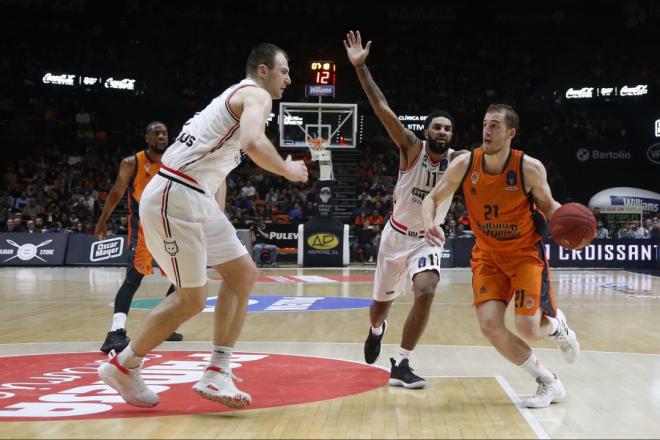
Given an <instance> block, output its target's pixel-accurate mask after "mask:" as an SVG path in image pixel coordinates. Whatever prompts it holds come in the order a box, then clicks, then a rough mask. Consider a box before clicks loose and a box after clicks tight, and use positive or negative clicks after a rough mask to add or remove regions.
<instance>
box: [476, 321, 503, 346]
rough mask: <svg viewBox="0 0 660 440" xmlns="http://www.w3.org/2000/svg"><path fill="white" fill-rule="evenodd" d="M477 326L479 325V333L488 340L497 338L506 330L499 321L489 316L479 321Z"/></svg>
mask: <svg viewBox="0 0 660 440" xmlns="http://www.w3.org/2000/svg"><path fill="white" fill-rule="evenodd" d="M479 326H480V327H481V334H483V335H484V336H485V337H487V338H488V340H490V341H492V340H494V339H498V338H499V337H500V336H501V335H502V334H503V333H504V331H505V330H506V329H505V328H504V326H503V325H502V324H501V323H500V322H498V321H497V320H495V319H489V318H485V319H482V320H481V321H479Z"/></svg>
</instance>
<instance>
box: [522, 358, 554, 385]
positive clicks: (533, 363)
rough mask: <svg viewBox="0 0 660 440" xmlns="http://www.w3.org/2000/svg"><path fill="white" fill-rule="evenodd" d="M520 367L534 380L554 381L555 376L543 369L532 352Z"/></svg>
mask: <svg viewBox="0 0 660 440" xmlns="http://www.w3.org/2000/svg"><path fill="white" fill-rule="evenodd" d="M520 366H521V367H522V368H523V370H525V371H527V372H528V373H529V374H531V375H532V377H533V378H534V379H536V378H539V377H542V378H544V379H550V380H554V379H555V375H554V374H552V372H551V371H550V370H548V369H547V368H545V366H544V365H543V364H542V363H541V361H539V360H538V359H536V355H535V354H534V352H532V354H531V356H530V357H528V358H527V360H526V361H525V362H523V363H522V365H520Z"/></svg>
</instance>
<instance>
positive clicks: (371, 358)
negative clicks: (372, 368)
mask: <svg viewBox="0 0 660 440" xmlns="http://www.w3.org/2000/svg"><path fill="white" fill-rule="evenodd" d="M381 326H382V327H383V333H381V334H380V336H376V335H374V334H373V333H371V328H369V336H367V340H366V341H364V361H365V362H366V363H368V364H373V363H374V362H376V359H378V355H379V354H380V341H381V340H382V339H383V336H385V330H387V321H383V324H381Z"/></svg>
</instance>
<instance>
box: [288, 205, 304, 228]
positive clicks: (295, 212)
mask: <svg viewBox="0 0 660 440" xmlns="http://www.w3.org/2000/svg"><path fill="white" fill-rule="evenodd" d="M302 218H303V211H302V209H301V208H300V203H298V202H295V203H294V204H293V207H292V208H291V209H290V210H289V221H290V222H291V223H300V222H301V221H302Z"/></svg>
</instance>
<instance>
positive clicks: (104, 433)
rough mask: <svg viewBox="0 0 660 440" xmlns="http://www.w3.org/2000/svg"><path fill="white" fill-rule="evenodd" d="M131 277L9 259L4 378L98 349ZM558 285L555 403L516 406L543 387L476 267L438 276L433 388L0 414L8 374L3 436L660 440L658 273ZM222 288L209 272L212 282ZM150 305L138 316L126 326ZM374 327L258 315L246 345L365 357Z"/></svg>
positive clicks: (347, 286) (291, 273)
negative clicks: (563, 330) (490, 330)
mask: <svg viewBox="0 0 660 440" xmlns="http://www.w3.org/2000/svg"><path fill="white" fill-rule="evenodd" d="M373 274H374V272H373V268H368V267H367V268H365V267H357V268H350V269H348V268H347V269H300V268H281V269H263V270H262V272H261V275H262V276H261V278H260V282H259V283H258V284H257V286H256V288H255V291H254V295H262V296H286V297H342V298H370V296H371V288H372V285H373V283H372V282H371V281H370V279H371V278H372V277H373ZM123 276H124V271H123V269H121V268H0V372H2V371H3V370H4V371H5V372H6V371H7V370H6V368H9V367H8V366H7V363H8V359H9V358H10V357H11V356H17V355H27V354H46V353H80V352H97V350H98V348H99V346H100V344H101V342H102V341H103V339H104V338H105V334H106V332H107V331H108V330H109V325H110V321H111V316H112V307H111V302H112V300H113V298H114V294H115V292H116V290H117V288H118V287H119V286H120V284H121V282H122V280H123ZM552 279H553V285H554V289H555V293H556V297H557V302H558V304H559V306H560V307H561V308H562V310H564V312H565V314H566V316H567V318H568V321H569V324H570V325H571V327H572V328H573V329H574V330H575V331H576V333H577V334H578V337H579V339H580V342H581V346H582V354H581V357H580V359H579V360H578V362H577V363H576V364H573V365H569V364H566V363H565V362H564V361H563V358H562V357H561V355H560V354H559V351H558V350H557V349H556V348H555V346H554V344H552V342H549V341H543V342H541V343H538V344H534V347H535V349H536V352H537V355H538V356H539V358H541V359H542V360H543V362H544V363H545V364H546V365H547V366H549V367H550V369H551V370H553V371H554V372H555V373H556V374H557V375H558V376H559V377H560V378H561V380H562V382H563V384H564V386H565V388H566V390H567V397H566V400H565V401H564V402H562V403H559V404H554V405H552V406H550V407H549V408H545V409H539V410H528V409H525V408H523V407H522V405H521V399H522V398H524V397H525V396H528V395H530V394H532V393H534V391H535V383H534V382H533V380H532V379H531V378H530V377H529V376H527V375H526V373H524V372H522V371H520V369H519V368H518V367H515V366H513V365H511V364H509V363H508V362H507V361H505V360H503V359H502V358H501V357H500V356H499V355H498V354H497V353H496V351H495V350H494V349H493V348H491V347H490V346H489V345H488V342H487V341H486V339H485V338H484V337H483V336H482V335H481V334H480V332H479V328H478V325H477V322H476V319H475V316H474V310H473V308H472V306H471V293H470V280H471V273H470V271H469V270H465V269H453V270H445V271H443V273H442V277H441V282H440V285H439V287H438V290H437V293H436V299H435V303H434V305H433V312H432V316H431V318H430V322H429V325H428V328H427V330H426V332H425V334H424V336H423V337H422V340H421V342H420V345H419V346H418V347H417V349H416V350H415V351H414V353H413V355H412V357H411V365H412V366H413V368H415V372H416V373H418V374H419V375H421V376H423V377H425V378H426V379H427V380H428V385H427V387H426V389H424V390H404V389H401V388H392V387H388V386H387V385H384V386H381V387H377V388H375V389H372V390H370V391H367V392H363V393H360V394H353V395H349V396H346V397H339V398H334V399H331V400H322V401H315V402H310V403H299V404H295V405H285V406H277V407H271V408H261V409H252V410H246V411H231V412H217V413H216V412H213V411H211V412H208V413H198V414H186V413H182V414H177V415H170V416H159V417H140V418H106V419H103V418H102V419H95V420H68V421H67V420H63V419H62V420H55V421H31V420H24V421H3V420H2V416H1V414H2V413H5V414H6V413H7V412H8V411H9V410H8V409H7V408H5V405H3V401H2V398H3V397H2V396H3V394H2V393H1V392H2V390H5V391H6V389H7V388H6V387H4V388H3V384H0V438H365V439H370V438H657V437H660V417H659V415H660V278H658V277H654V276H652V275H647V274H637V273H632V272H627V271H622V270H554V271H553V272H552ZM167 285H168V283H167V281H166V280H165V279H164V278H161V277H149V278H146V279H145V281H144V283H143V285H142V287H141V288H140V290H139V291H138V293H137V294H136V297H135V299H136V300H138V299H145V298H160V297H161V296H162V295H163V293H164V292H165V290H166V288H167ZM218 285H219V282H218V281H212V282H211V286H212V289H213V290H215V289H217V286H218ZM411 301H412V298H411V295H406V296H404V297H401V298H398V299H397V300H396V301H395V303H394V306H393V307H392V311H391V314H390V317H389V319H388V322H389V328H388V331H387V333H386V335H385V338H384V345H383V352H382V353H381V356H380V358H379V360H378V362H377V365H378V366H380V367H383V368H387V369H389V361H388V358H389V357H390V356H391V355H393V354H394V351H395V349H396V348H397V347H398V344H399V341H400V336H401V329H402V326H403V323H404V321H405V317H406V315H407V312H408V310H409V308H410V305H411ZM147 313H148V311H147V310H138V309H134V310H132V311H131V313H130V315H129V320H128V332H129V334H132V333H134V332H135V331H136V329H137V328H138V327H139V325H140V323H141V321H142V319H143V318H144V316H146V314H147ZM510 315H512V314H511V313H510ZM509 317H511V316H509ZM211 325H212V314H211V313H201V314H200V315H198V316H197V317H195V318H193V319H192V320H190V321H189V322H187V323H185V324H184V325H183V326H182V328H181V332H182V333H183V334H184V335H185V341H184V342H179V343H173V342H170V343H165V344H164V345H163V347H162V348H163V349H164V350H184V351H188V350H191V351H202V352H203V351H207V350H208V349H209V347H210V343H209V339H210V334H211ZM368 327H369V324H368V312H367V309H365V308H359V309H345V310H341V309H340V310H323V311H290V312H259V313H249V314H248V318H247V321H246V325H245V329H244V331H243V334H242V337H241V339H240V342H239V344H238V346H237V347H236V350H237V351H241V352H249V353H274V354H278V353H279V354H287V355H301V356H313V357H321V358H330V359H339V360H345V361H354V362H362V361H363V354H362V348H363V341H364V338H365V336H366V332H367V329H368ZM98 353H100V352H98ZM100 358H101V357H100ZM34 359H37V360H36V361H35V362H38V359H39V357H38V356H36V357H34ZM3 364H4V365H3ZM12 368H13V367H12Z"/></svg>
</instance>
